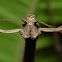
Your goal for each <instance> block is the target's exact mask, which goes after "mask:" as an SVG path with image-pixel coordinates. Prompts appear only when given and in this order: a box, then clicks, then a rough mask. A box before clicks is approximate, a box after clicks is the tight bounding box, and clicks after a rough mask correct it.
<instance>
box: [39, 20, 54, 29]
mask: <svg viewBox="0 0 62 62" xmlns="http://www.w3.org/2000/svg"><path fill="white" fill-rule="evenodd" d="M39 22H40V23H41V24H43V25H45V26H47V27H50V28H52V27H53V26H51V25H48V24H46V23H44V22H42V21H40V20H39Z"/></svg>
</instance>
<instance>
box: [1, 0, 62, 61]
mask: <svg viewBox="0 0 62 62" xmlns="http://www.w3.org/2000/svg"><path fill="white" fill-rule="evenodd" d="M33 1H34V0H0V19H26V16H27V14H28V13H29V11H30V8H31V5H32V3H33ZM50 4H51V7H52V9H53V14H54V19H55V22H56V24H57V25H61V23H62V0H51V1H50ZM35 15H36V18H37V19H39V20H41V21H43V22H45V23H48V24H50V22H51V21H50V17H49V14H48V9H47V4H46V1H45V0H39V2H38V7H37V10H36V11H35ZM22 23H23V22H22V21H20V20H15V21H13V20H12V21H0V29H4V30H10V29H16V28H23V27H22ZM40 27H45V26H44V25H41V24H40ZM24 47H25V41H24V39H23V37H22V36H21V35H20V33H12V34H4V33H0V62H18V61H19V60H20V62H22V60H23V59H22V58H23V55H24ZM58 58H59V57H58V54H57V53H56V51H55V50H54V41H53V37H52V33H43V34H42V35H41V36H39V38H38V40H37V45H36V55H35V62H59V59H58Z"/></svg>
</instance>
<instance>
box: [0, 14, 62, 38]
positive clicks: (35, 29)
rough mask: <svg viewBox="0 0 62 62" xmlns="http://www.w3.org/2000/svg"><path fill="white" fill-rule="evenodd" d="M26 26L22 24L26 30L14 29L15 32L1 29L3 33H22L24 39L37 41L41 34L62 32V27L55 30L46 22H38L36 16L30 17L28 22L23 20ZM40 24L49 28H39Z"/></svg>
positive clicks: (27, 19)
mask: <svg viewBox="0 0 62 62" xmlns="http://www.w3.org/2000/svg"><path fill="white" fill-rule="evenodd" d="M21 20H22V21H23V22H24V24H22V26H23V27H24V29H13V30H2V29H0V32H1V33H15V32H20V33H21V35H22V36H23V37H24V38H32V39H35V38H36V37H38V36H39V35H40V34H41V32H42V31H43V32H59V31H62V26H60V27H58V28H54V27H52V26H50V25H48V24H46V23H44V22H40V21H39V20H36V18H35V15H32V14H30V15H28V16H27V18H26V20H24V19H21ZM38 22H40V23H42V24H44V25H46V26H47V27H49V28H39V24H38Z"/></svg>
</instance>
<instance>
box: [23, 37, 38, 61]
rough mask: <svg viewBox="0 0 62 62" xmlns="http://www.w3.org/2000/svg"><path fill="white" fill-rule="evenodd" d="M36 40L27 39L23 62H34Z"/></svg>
mask: <svg viewBox="0 0 62 62" xmlns="http://www.w3.org/2000/svg"><path fill="white" fill-rule="evenodd" d="M36 40H37V39H34V40H33V39H31V38H28V39H25V41H26V44H25V53H24V59H23V62H34V56H35V49H36Z"/></svg>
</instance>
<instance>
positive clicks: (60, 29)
mask: <svg viewBox="0 0 62 62" xmlns="http://www.w3.org/2000/svg"><path fill="white" fill-rule="evenodd" d="M39 31H44V32H59V31H62V26H60V27H58V28H39Z"/></svg>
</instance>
